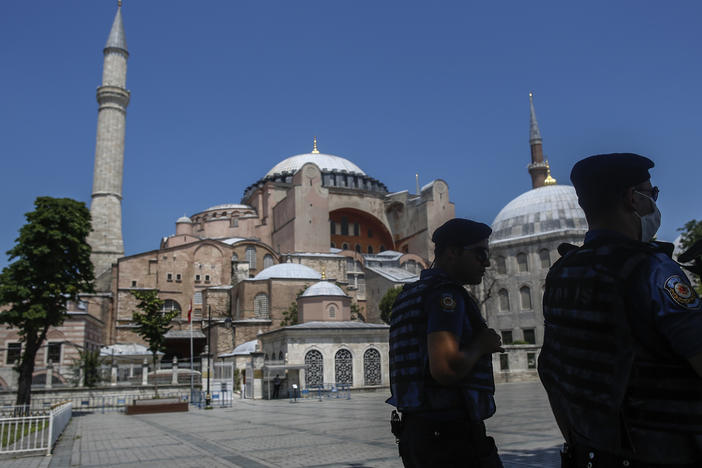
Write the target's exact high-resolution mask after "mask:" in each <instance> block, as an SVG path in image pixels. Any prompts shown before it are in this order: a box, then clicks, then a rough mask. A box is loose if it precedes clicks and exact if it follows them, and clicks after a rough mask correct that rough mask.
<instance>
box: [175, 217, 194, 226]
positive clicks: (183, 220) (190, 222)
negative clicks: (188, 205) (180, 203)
mask: <svg viewBox="0 0 702 468" xmlns="http://www.w3.org/2000/svg"><path fill="white" fill-rule="evenodd" d="M176 223H189V224H193V221H192V220H191V219H190V218H188V217H187V216H181V217H180V218H178V221H176Z"/></svg>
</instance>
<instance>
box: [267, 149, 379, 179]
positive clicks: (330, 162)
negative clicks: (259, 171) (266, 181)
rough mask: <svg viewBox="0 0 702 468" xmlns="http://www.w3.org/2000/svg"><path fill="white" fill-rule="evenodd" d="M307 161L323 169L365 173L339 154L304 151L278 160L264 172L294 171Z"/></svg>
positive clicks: (269, 174)
mask: <svg viewBox="0 0 702 468" xmlns="http://www.w3.org/2000/svg"><path fill="white" fill-rule="evenodd" d="M307 163H313V164H316V165H317V167H318V168H320V169H321V170H323V171H346V172H349V173H354V174H361V175H366V173H365V172H363V171H362V170H361V168H360V167H358V166H357V165H355V164H354V163H352V162H351V161H349V160H348V159H346V158H342V157H341V156H334V155H333V154H322V153H306V154H298V155H296V156H291V157H289V158H287V159H284V160H282V161H280V162H279V163H278V164H276V165H275V166H273V169H271V170H270V171H268V172H267V173H266V177H269V176H273V175H276V174H282V173H283V172H288V173H295V172H297V171H298V170H300V168H301V167H302V166H304V165H305V164H307Z"/></svg>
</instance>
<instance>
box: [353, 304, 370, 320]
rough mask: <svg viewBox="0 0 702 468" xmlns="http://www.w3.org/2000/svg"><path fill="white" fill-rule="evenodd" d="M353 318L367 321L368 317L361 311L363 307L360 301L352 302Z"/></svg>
mask: <svg viewBox="0 0 702 468" xmlns="http://www.w3.org/2000/svg"><path fill="white" fill-rule="evenodd" d="M351 320H357V321H359V322H365V321H366V318H365V317H364V316H363V314H362V313H361V307H360V306H359V305H358V302H352V303H351Z"/></svg>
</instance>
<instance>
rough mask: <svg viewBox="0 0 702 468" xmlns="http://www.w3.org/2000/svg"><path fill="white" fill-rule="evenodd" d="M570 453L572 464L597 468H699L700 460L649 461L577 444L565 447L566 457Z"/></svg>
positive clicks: (586, 467)
mask: <svg viewBox="0 0 702 468" xmlns="http://www.w3.org/2000/svg"><path fill="white" fill-rule="evenodd" d="M570 454H572V457H573V458H572V459H573V461H574V462H575V463H574V465H573V466H576V467H585V468H598V467H610V466H621V467H629V468H699V466H700V462H690V463H649V462H643V461H640V460H634V459H632V458H629V457H628V456H625V455H614V454H610V453H606V452H602V451H601V450H597V449H593V448H589V447H586V446H582V445H578V446H575V447H569V448H567V449H566V457H567V456H569V455H570Z"/></svg>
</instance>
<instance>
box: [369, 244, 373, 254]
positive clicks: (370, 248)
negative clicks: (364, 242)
mask: <svg viewBox="0 0 702 468" xmlns="http://www.w3.org/2000/svg"><path fill="white" fill-rule="evenodd" d="M368 253H369V254H372V253H373V246H372V245H369V246H368Z"/></svg>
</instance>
